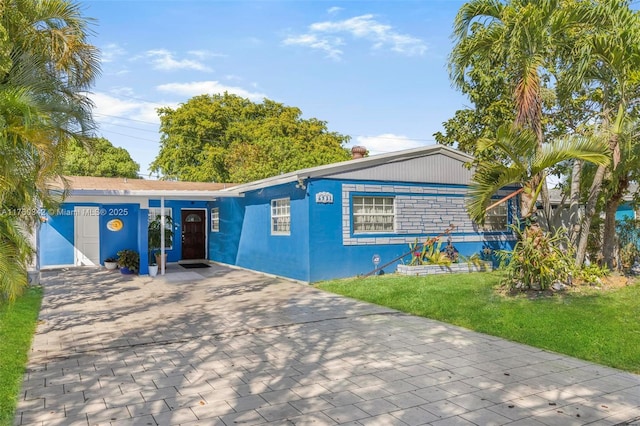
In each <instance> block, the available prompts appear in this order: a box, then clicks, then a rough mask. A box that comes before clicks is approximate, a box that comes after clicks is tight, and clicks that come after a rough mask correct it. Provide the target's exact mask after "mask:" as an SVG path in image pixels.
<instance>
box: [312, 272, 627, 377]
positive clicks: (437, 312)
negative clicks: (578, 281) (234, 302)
mask: <svg viewBox="0 0 640 426" xmlns="http://www.w3.org/2000/svg"><path fill="white" fill-rule="evenodd" d="M499 280H500V275H499V273H498V272H492V273H473V274H450V275H435V276H427V277H406V276H397V275H383V276H377V277H369V278H363V279H359V278H355V279H348V280H336V281H327V282H324V283H320V284H318V286H317V287H319V288H321V289H324V290H327V291H331V292H334V293H338V294H342V295H345V296H349V297H352V298H355V299H360V300H365V301H367V302H372V303H376V304H378V305H383V306H387V307H390V308H394V309H397V310H400V311H403V312H408V313H411V314H414V315H419V316H423V317H427V318H433V319H437V320H440V321H444V322H448V323H451V324H455V325H459V326H462V327H465V328H468V329H471V330H476V331H480V332H482V333H487V334H491V335H494V336H499V337H504V338H505V339H509V340H512V341H516V342H521V343H525V344H528V345H532V346H536V347H539V348H544V349H549V350H551V351H555V352H559V353H563V354H567V355H571V356H574V357H577V358H582V359H585V360H589V361H593V362H596V363H599V364H603V365H608V366H611V367H616V368H620V369H623V370H627V371H631V372H634V373H640V284H639V283H638V281H636V283H635V284H633V285H629V286H625V287H620V288H616V289H611V290H607V291H598V290H595V289H591V288H585V289H584V290H582V291H580V292H572V293H566V294H555V295H553V296H545V297H538V298H536V297H533V298H532V297H527V295H524V294H522V295H517V296H505V295H503V294H501V293H500V292H499V291H497V288H498V287H499V286H498V282H499Z"/></svg>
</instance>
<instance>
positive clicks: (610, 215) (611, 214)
mask: <svg viewBox="0 0 640 426" xmlns="http://www.w3.org/2000/svg"><path fill="white" fill-rule="evenodd" d="M628 187H629V181H628V180H627V179H621V180H620V181H619V182H618V186H617V188H616V192H615V194H613V196H612V197H610V198H609V199H607V202H606V204H605V219H604V237H603V242H602V255H603V256H604V261H605V263H606V265H607V267H608V268H609V270H610V271H615V270H618V269H620V266H621V265H620V264H619V262H618V249H619V248H618V238H617V237H618V234H617V230H616V212H617V211H618V207H620V203H621V202H622V199H623V197H624V193H625V192H626V191H627V188H628Z"/></svg>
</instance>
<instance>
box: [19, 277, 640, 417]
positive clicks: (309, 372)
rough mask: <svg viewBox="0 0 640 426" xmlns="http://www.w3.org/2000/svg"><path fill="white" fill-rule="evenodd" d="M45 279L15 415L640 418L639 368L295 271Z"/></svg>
mask: <svg viewBox="0 0 640 426" xmlns="http://www.w3.org/2000/svg"><path fill="white" fill-rule="evenodd" d="M43 283H44V288H45V298H44V301H43V307H42V312H41V317H40V324H39V326H38V331H37V334H36V336H35V340H34V343H33V348H32V352H31V354H30V361H29V366H28V372H27V374H26V375H25V378H24V385H23V391H22V393H21V396H20V401H19V405H18V410H17V413H16V418H15V424H16V425H65V426H74V425H83V426H86V425H108V424H111V425H118V426H122V425H175V424H181V425H226V426H230V425H237V424H277V425H334V424H350V425H405V424H407V425H420V424H432V425H483V426H484V425H501V424H510V425H528V426H535V425H582V424H598V425H615V424H618V425H631V424H635V425H638V424H640V376H637V375H633V374H628V373H623V372H620V371H618V370H615V369H612V368H607V367H602V366H599V365H595V364H591V363H588V362H584V361H580V360H577V359H574V358H569V357H566V356H561V355H558V354H554V353H550V352H545V351H542V350H539V349H536V348H532V347H528V346H525V345H520V344H516V343H511V342H508V341H505V340H502V339H499V338H495V337H490V336H487V335H483V334H479V333H474V332H471V331H468V330H464V329H461V328H458V327H454V326H450V325H447V324H443V323H440V322H437V321H432V320H428V319H424V318H417V317H413V316H409V315H405V314H402V313H399V312H396V311H393V310H389V309H386V308H381V307H378V306H375V305H371V304H367V303H360V302H356V301H354V300H350V299H346V298H343V297H340V296H336V295H332V294H328V293H324V292H322V291H319V290H316V289H314V288H312V287H309V286H305V285H301V284H296V283H291V282H288V281H285V280H280V279H276V278H269V277H265V276H262V275H258V274H254V273H250V272H246V271H241V270H235V269H228V268H223V267H220V266H215V265H213V266H212V267H211V268H208V269H191V270H187V269H182V268H181V267H179V266H177V265H171V267H170V270H169V273H168V274H167V275H166V276H165V277H161V278H160V277H157V278H155V279H151V278H149V277H126V276H122V275H120V274H119V273H117V272H115V273H114V272H108V271H104V270H97V269H82V270H77V269H76V270H66V271H57V272H48V273H46V274H44V277H43Z"/></svg>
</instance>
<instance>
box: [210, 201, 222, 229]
mask: <svg viewBox="0 0 640 426" xmlns="http://www.w3.org/2000/svg"><path fill="white" fill-rule="evenodd" d="M214 224H215V226H214ZM211 232H220V207H212V208H211Z"/></svg>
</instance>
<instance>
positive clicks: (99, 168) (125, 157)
mask: <svg viewBox="0 0 640 426" xmlns="http://www.w3.org/2000/svg"><path fill="white" fill-rule="evenodd" d="M139 171H140V165H139V164H138V163H136V162H135V161H133V159H132V158H131V155H129V152H128V151H127V150H126V149H124V148H120V147H115V146H113V145H112V144H111V142H109V141H108V140H107V139H105V138H95V139H91V140H90V142H89V143H88V144H82V143H79V142H77V141H74V142H72V143H71V144H70V145H69V148H68V149H67V151H66V153H65V157H64V165H63V169H62V173H64V174H65V175H71V176H101V177H123V178H131V179H136V178H138V172H139Z"/></svg>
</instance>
